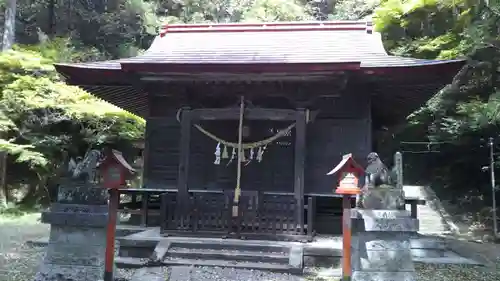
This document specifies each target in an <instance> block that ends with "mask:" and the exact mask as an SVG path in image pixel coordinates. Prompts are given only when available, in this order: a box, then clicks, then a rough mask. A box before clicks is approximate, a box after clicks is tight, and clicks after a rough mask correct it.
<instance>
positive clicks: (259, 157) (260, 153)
mask: <svg viewBox="0 0 500 281" xmlns="http://www.w3.org/2000/svg"><path fill="white" fill-rule="evenodd" d="M266 147H267V145H264V146H261V147H259V151H258V152H257V161H259V163H260V162H262V157H263V156H264V152H265V150H266Z"/></svg>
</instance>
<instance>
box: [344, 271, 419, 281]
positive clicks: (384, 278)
mask: <svg viewBox="0 0 500 281" xmlns="http://www.w3.org/2000/svg"><path fill="white" fill-rule="evenodd" d="M352 281H417V277H416V274H415V273H414V272H373V271H355V272H354V273H353V274H352Z"/></svg>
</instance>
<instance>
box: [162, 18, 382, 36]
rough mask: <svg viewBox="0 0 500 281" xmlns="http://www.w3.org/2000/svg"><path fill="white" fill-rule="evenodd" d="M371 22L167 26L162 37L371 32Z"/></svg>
mask: <svg viewBox="0 0 500 281" xmlns="http://www.w3.org/2000/svg"><path fill="white" fill-rule="evenodd" d="M371 29H372V24H371V22H370V21H307V22H268V23H211V24H165V25H163V26H162V28H161V30H160V34H159V35H160V36H164V35H165V34H166V33H172V32H176V33H196V32H245V31H247V32H248V31H250V32H252V31H253V32H262V31H264V32H273V31H328V30H353V31H354V30H366V31H367V32H368V33H370V32H371Z"/></svg>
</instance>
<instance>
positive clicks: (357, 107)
mask: <svg viewBox="0 0 500 281" xmlns="http://www.w3.org/2000/svg"><path fill="white" fill-rule="evenodd" d="M320 104H321V105H322V108H321V111H320V113H319V115H318V116H317V118H316V120H314V122H312V123H310V124H308V126H307V152H306V181H305V193H326V194H331V193H332V192H333V188H334V186H333V185H334V184H335V183H336V180H337V178H336V177H335V176H327V175H326V173H328V172H329V171H330V170H332V169H333V168H334V167H335V166H336V165H337V164H338V163H339V162H340V160H341V159H342V155H344V154H347V153H352V154H353V155H354V157H355V159H356V161H357V162H358V163H360V164H364V162H365V157H366V156H367V155H368V153H370V151H371V149H372V147H371V146H372V141H371V118H370V97H369V96H368V95H365V94H364V93H361V92H355V91H351V92H347V93H345V95H343V96H341V97H339V98H336V99H328V100H325V101H323V102H321V103H320Z"/></svg>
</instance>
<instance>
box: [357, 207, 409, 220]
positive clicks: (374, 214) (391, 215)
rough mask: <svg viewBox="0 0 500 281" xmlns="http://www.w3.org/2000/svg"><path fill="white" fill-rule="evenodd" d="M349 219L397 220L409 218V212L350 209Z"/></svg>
mask: <svg viewBox="0 0 500 281" xmlns="http://www.w3.org/2000/svg"><path fill="white" fill-rule="evenodd" d="M351 212H352V214H351V218H364V217H369V218H378V219H399V218H407V217H411V212H410V211H407V210H367V209H352V211H351Z"/></svg>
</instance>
